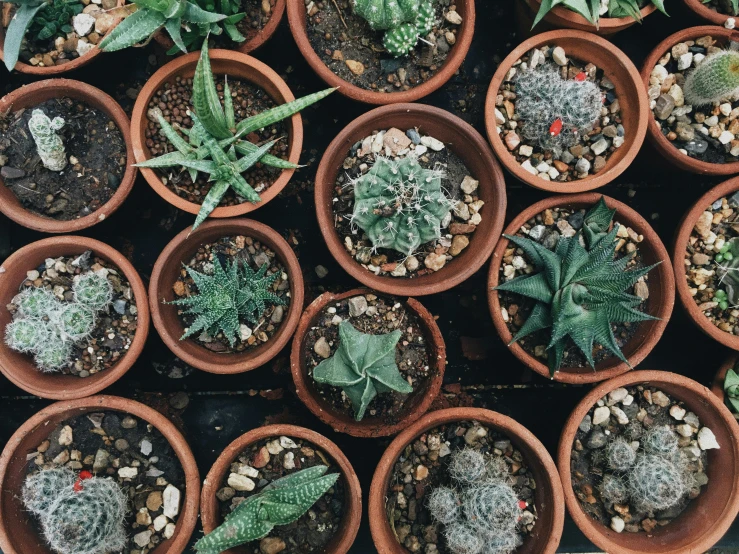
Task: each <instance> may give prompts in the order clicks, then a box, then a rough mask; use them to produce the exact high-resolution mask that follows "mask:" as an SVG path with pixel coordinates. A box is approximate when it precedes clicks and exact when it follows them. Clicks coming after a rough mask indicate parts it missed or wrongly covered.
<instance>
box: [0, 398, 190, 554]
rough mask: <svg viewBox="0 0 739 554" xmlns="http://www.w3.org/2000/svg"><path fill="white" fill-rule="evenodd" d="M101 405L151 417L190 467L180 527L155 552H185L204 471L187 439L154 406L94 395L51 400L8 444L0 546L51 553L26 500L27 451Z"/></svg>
mask: <svg viewBox="0 0 739 554" xmlns="http://www.w3.org/2000/svg"><path fill="white" fill-rule="evenodd" d="M101 411H117V412H123V413H126V414H131V415H132V416H135V417H138V418H140V419H143V420H145V421H147V422H148V423H150V424H151V425H152V426H154V427H156V428H157V430H158V431H159V432H160V433H161V434H162V435H164V437H166V439H167V441H168V442H169V445H170V446H171V447H172V449H173V450H174V452H175V454H176V455H177V459H178V460H179V462H180V464H181V465H182V469H183V471H184V473H185V490H184V492H183V498H182V500H181V503H180V514H179V518H178V520H177V528H176V529H175V533H174V535H173V536H172V538H170V539H169V540H166V541H164V542H162V543H161V544H160V545H159V546H157V547H156V548H155V549H154V550H152V551H151V553H152V554H165V553H166V554H180V553H181V552H183V551H184V550H185V548H186V547H187V544H188V541H189V540H190V536H191V535H192V532H193V531H194V530H195V525H196V524H197V521H198V505H199V501H200V474H199V473H198V466H197V464H196V463H195V458H194V457H193V455H192V451H191V450H190V447H189V446H188V445H187V441H186V440H185V438H184V437H183V436H182V434H181V433H180V432H179V430H178V429H177V428H176V427H175V426H174V425H173V424H172V423H171V422H170V421H169V420H168V419H167V418H166V417H164V416H163V415H162V414H160V413H159V412H157V411H155V410H153V409H151V408H149V407H148V406H144V405H143V404H140V403H139V402H134V401H133V400H128V399H127V398H119V397H117V396H91V397H90V398H83V399H79V400H72V401H65V402H57V403H56V404H52V405H51V406H47V407H46V408H44V409H43V410H41V411H40V412H38V413H37V414H36V415H34V416H33V417H31V418H30V419H29V420H28V421H26V422H25V423H24V424H23V425H22V426H21V427H20V429H18V430H17V431H16V432H15V434H14V435H13V436H12V437H11V438H10V440H9V441H8V444H7V445H5V449H4V450H3V453H2V456H0V548H2V550H3V552H5V554H51V550H50V549H49V548H48V546H46V544H45V542H44V540H43V538H42V537H41V536H40V535H39V533H38V527H37V525H36V524H35V523H34V522H33V521H32V520H31V518H30V517H29V515H28V512H27V511H26V510H25V508H24V506H23V501H22V500H21V487H22V485H23V481H24V479H25V476H26V456H27V455H28V454H30V453H32V452H35V451H36V447H37V446H38V445H39V444H40V443H41V442H42V441H43V440H44V439H46V438H47V437H48V436H49V434H50V433H51V432H52V431H53V430H54V428H55V427H56V426H57V425H58V424H60V423H61V422H63V421H65V420H68V419H70V418H74V417H77V416H79V415H82V414H86V413H92V412H101Z"/></svg>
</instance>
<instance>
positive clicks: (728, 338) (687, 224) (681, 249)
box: [672, 177, 739, 350]
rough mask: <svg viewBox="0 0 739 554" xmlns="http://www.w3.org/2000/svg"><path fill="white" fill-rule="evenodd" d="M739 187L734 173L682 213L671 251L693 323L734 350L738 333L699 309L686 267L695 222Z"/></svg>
mask: <svg viewBox="0 0 739 554" xmlns="http://www.w3.org/2000/svg"><path fill="white" fill-rule="evenodd" d="M738 190H739V177H734V178H733V179H729V180H728V181H724V182H723V183H721V184H720V185H718V186H715V187H714V188H712V189H711V190H709V191H708V192H707V193H706V194H704V195H703V196H701V197H700V198H699V199H698V200H697V201H696V203H695V204H693V207H692V208H690V211H688V213H686V214H685V216H683V219H682V221H681V222H680V227H678V230H677V234H676V236H675V246H674V249H673V251H672V265H673V267H674V270H675V281H676V283H677V295H678V297H679V298H680V302H681V303H682V305H683V308H685V310H686V311H687V312H688V315H689V316H690V319H692V320H693V323H695V324H696V325H698V327H700V329H701V331H703V332H704V333H705V334H707V335H708V336H709V337H711V338H712V339H714V340H717V341H718V342H720V343H721V344H723V345H724V346H728V347H729V348H731V349H732V350H739V335H733V334H731V333H728V332H726V331H722V330H721V329H719V328H718V327H716V326H715V325H714V324H713V323H711V321H710V320H709V319H708V318H707V317H706V316H705V315H704V314H703V312H702V311H701V310H700V309H698V304H696V303H695V300H694V299H693V297H692V296H691V294H690V288H689V287H688V281H687V273H686V271H685V268H686V266H685V255H686V252H687V247H688V241H689V240H690V235H691V233H692V232H693V228H694V227H695V224H696V222H697V221H698V218H699V217H700V215H701V214H702V213H703V212H704V211H706V209H708V208H709V207H710V206H711V204H713V203H714V202H715V201H716V200H718V199H719V198H723V197H724V196H727V195H731V194H733V193H734V192H736V191H738Z"/></svg>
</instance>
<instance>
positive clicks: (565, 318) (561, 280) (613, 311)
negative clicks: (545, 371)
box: [495, 206, 657, 377]
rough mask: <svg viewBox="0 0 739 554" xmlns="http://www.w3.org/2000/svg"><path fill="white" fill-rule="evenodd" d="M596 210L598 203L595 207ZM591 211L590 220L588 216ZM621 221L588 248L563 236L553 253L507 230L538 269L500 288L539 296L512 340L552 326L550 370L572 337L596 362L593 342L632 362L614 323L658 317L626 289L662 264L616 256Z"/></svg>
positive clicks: (577, 238)
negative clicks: (634, 265)
mask: <svg viewBox="0 0 739 554" xmlns="http://www.w3.org/2000/svg"><path fill="white" fill-rule="evenodd" d="M595 209H596V210H597V209H598V207H597V206H596V207H595ZM593 213H594V210H591V211H590V212H589V213H588V214H587V215H586V216H585V219H588V218H589V217H590V216H591V215H592V214H593ZM617 232H618V225H614V226H613V229H612V230H611V231H610V232H608V233H607V234H606V235H605V236H603V237H602V238H600V239H599V240H598V241H597V242H596V243H595V245H594V246H593V247H592V248H590V249H588V248H586V247H584V246H583V245H582V244H581V243H580V233H581V232H578V234H577V235H575V236H574V237H565V236H560V237H559V240H558V242H557V245H556V248H555V250H554V252H552V251H550V250H547V249H546V248H545V247H543V246H542V245H541V244H539V243H538V242H535V241H533V240H531V239H529V238H522V237H518V236H510V235H505V236H506V238H507V239H508V240H510V241H511V242H512V243H513V244H515V245H516V246H518V247H519V248H520V249H521V250H523V252H524V253H525V254H526V256H528V258H529V259H530V260H531V261H532V262H533V263H534V265H535V267H536V270H537V271H536V272H535V273H532V274H531V275H523V276H520V277H516V278H514V279H512V280H510V281H507V282H505V283H502V284H500V285H498V286H497V287H495V290H498V291H508V292H511V293H514V294H519V295H521V296H525V297H527V298H531V299H533V300H535V301H536V303H535V305H534V307H533V309H532V311H531V313H530V315H529V317H528V319H527V320H526V322H525V323H524V324H523V325H522V326H521V328H520V329H519V330H518V332H517V333H516V335H515V336H514V337H513V340H512V341H511V344H512V343H514V342H516V341H518V340H520V339H522V338H524V337H526V336H528V335H530V334H532V333H534V332H537V331H540V330H542V329H548V328H551V338H550V341H549V344H548V345H547V351H548V363H549V371H550V375H551V376H552V377H553V376H554V374H555V372H556V371H558V369H559V367H560V366H561V365H562V359H563V355H564V351H565V347H566V344H567V342H566V341H567V339H568V338H569V339H571V340H572V341H573V342H574V344H575V345H576V346H577V347H578V348H579V349H580V350H581V351H582V353H583V354H584V355H585V358H586V360H587V361H588V363H589V364H590V366H591V367H595V361H594V359H593V344H594V343H596V342H597V343H598V344H600V345H602V346H603V347H605V348H606V349H607V350H608V351H609V352H611V353H612V354H613V355H614V356H616V357H617V358H619V359H620V360H621V361H623V362H625V363H627V364H628V360H627V359H626V357H625V356H624V355H623V353H622V352H621V349H620V348H619V346H618V343H617V342H616V338H615V337H614V335H613V330H612V328H611V324H613V323H621V322H624V323H625V322H629V323H636V322H640V321H646V320H651V319H655V318H654V317H652V316H650V315H648V314H646V313H644V312H641V311H639V310H637V309H636V307H637V306H639V305H640V304H641V303H642V299H641V298H640V297H638V296H635V295H633V294H630V293H628V292H625V291H627V290H628V289H629V288H630V287H632V286H633V285H634V284H635V283H636V282H637V281H638V280H639V279H640V278H641V277H643V276H644V275H646V274H647V273H649V271H650V270H651V269H652V268H654V267H655V266H656V265H657V264H655V265H652V266H649V267H644V268H640V269H634V270H629V271H627V269H626V268H627V266H628V263H629V261H630V260H631V258H632V257H633V256H632V255H626V256H623V257H622V258H619V259H614V256H615V253H616V241H615V238H616V234H617Z"/></svg>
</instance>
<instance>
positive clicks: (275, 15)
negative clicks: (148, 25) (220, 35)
mask: <svg viewBox="0 0 739 554" xmlns="http://www.w3.org/2000/svg"><path fill="white" fill-rule="evenodd" d="M286 2H287V0H277V1H276V2H275V7H274V9H273V10H272V15H271V16H270V18H269V21H267V24H266V25H265V26H264V27H263V28H262V30H261V31H259V33H258V34H257V35H255V36H254V38H252V39H251V40H247V41H244V42H241V43H234V44H233V48H229V50H233V51H234V52H241V53H242V54H249V53H250V52H253V51H254V50H256V49H258V48H259V47H261V46H262V45H263V44H264V43H265V42H267V41H268V40H269V39H270V38H272V35H274V34H275V31H276V30H277V27H278V26H279V25H280V22H281V21H282V16H283V15H285V4H286ZM154 40H155V41H156V42H157V43H159V45H161V46H162V47H163V48H164V49H165V51H166V50H169V49H170V48H172V47H173V46H174V42H172V39H171V38H170V36H169V34H167V33H166V32H165V31H159V32H157V33H156V34H155V35H154ZM175 55H176V56H179V55H180V54H175Z"/></svg>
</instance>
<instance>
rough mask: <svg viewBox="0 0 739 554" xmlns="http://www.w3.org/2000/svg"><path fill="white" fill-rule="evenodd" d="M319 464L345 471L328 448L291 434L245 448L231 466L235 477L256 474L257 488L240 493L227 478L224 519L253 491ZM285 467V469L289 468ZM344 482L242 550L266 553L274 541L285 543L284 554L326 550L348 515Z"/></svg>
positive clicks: (220, 496) (222, 508)
mask: <svg viewBox="0 0 739 554" xmlns="http://www.w3.org/2000/svg"><path fill="white" fill-rule="evenodd" d="M317 465H325V466H328V471H327V472H326V474H332V473H340V471H341V469H340V468H339V467H338V466H337V465H336V463H335V462H334V461H333V459H332V458H331V457H330V456H329V455H328V454H327V453H325V452H323V451H321V450H318V449H317V448H316V447H315V446H314V445H313V444H311V443H309V442H307V441H304V440H301V439H298V438H288V437H275V438H273V439H264V440H261V441H259V442H257V443H255V444H253V445H251V446H249V447H248V448H247V449H246V450H244V451H243V452H242V453H241V454H239V456H238V458H237V459H236V461H235V462H234V463H232V464H231V472H232V473H231V475H233V474H234V473H235V474H237V475H252V476H253V481H252V482H253V484H254V485H256V487H255V488H254V489H253V490H252V491H248V492H247V491H237V490H235V489H233V488H232V487H230V486H229V484H228V481H229V477H230V476H229V477H227V478H226V480H225V482H224V483H222V488H221V489H220V490H219V491H218V493H217V497H218V500H219V505H220V515H221V517H226V516H227V515H228V514H230V513H231V511H232V510H233V509H234V508H235V507H236V506H238V505H239V504H240V503H241V502H243V501H244V500H245V499H246V498H248V497H249V496H251V495H252V494H257V493H258V492H260V491H261V490H262V489H263V488H264V487H265V486H267V485H268V484H269V483H271V482H273V481H275V480H277V479H280V478H281V477H285V476H286V475H290V474H291V473H294V472H295V471H299V470H301V469H307V468H309V467H314V466H317ZM286 466H287V467H286ZM345 489H346V483H345V481H344V477H343V476H340V477H339V479H338V481H336V484H335V485H334V486H333V487H331V488H330V489H329V490H328V492H327V493H326V494H324V495H323V496H322V497H321V498H320V499H318V501H317V502H316V503H315V504H313V507H311V508H310V510H308V512H307V513H305V514H304V515H303V516H302V517H300V518H299V519H297V520H296V521H294V522H292V523H289V524H287V525H280V526H277V527H275V528H274V529H273V530H272V531H271V532H270V534H269V535H267V537H265V538H264V539H262V540H261V541H253V542H250V543H247V544H245V545H244V546H243V547H242V548H244V549H245V551H246V552H249V553H254V554H262V553H264V552H265V551H266V550H264V549H260V544H262V543H268V542H272V543H273V545H274V543H278V544H279V543H280V542H281V543H282V545H283V547H284V548H283V549H282V550H277V549H275V550H272V551H273V552H282V554H308V553H310V552H325V551H326V545H327V544H328V543H329V541H330V540H331V539H332V538H333V537H334V535H335V534H336V532H337V531H338V530H339V528H340V525H341V520H342V519H343V515H344V497H345V494H346V493H345Z"/></svg>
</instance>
